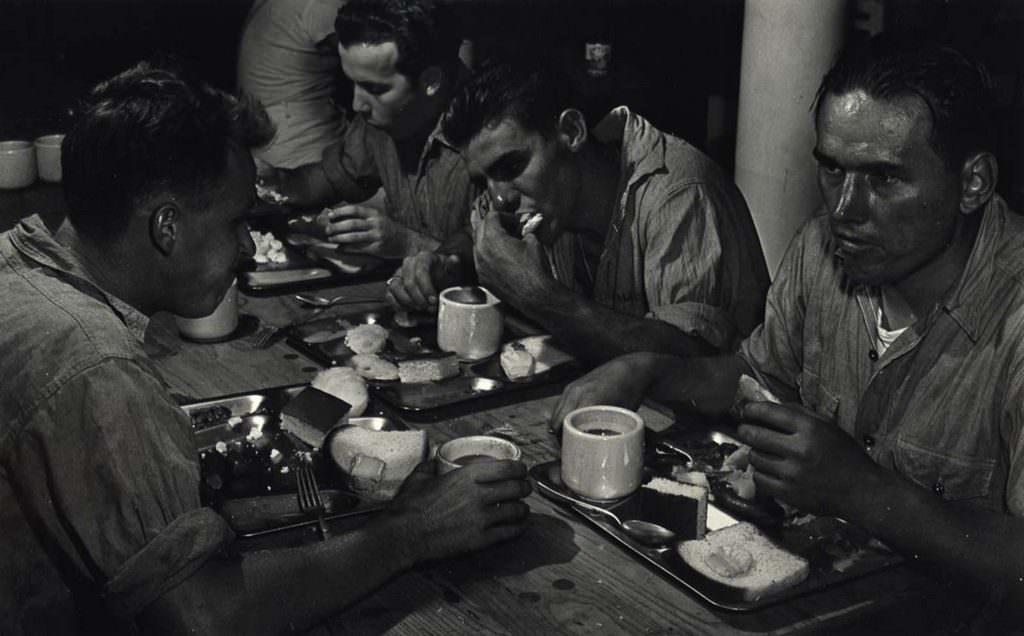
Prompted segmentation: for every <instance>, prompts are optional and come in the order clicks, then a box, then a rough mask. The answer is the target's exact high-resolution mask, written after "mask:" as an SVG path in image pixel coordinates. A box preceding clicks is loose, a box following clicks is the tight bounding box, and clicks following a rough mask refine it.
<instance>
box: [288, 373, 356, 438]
mask: <svg viewBox="0 0 1024 636" xmlns="http://www.w3.org/2000/svg"><path fill="white" fill-rule="evenodd" d="M350 410H351V405H350V404H349V403H348V402H345V401H344V400H340V399H338V398H336V397H334V396H333V395H331V394H329V393H325V392H323V391H321V390H320V389H317V388H315V387H312V386H309V387H306V388H305V389H303V390H302V391H301V392H300V393H299V394H298V395H296V396H295V397H293V398H292V399H290V400H288V403H287V404H285V405H284V408H283V409H281V430H283V431H286V432H288V433H291V434H292V435H294V436H295V437H297V438H299V439H300V440H302V441H303V442H305V443H306V444H308V445H309V446H311V447H313V448H320V447H321V446H322V445H323V443H324V438H325V437H327V433H329V432H330V431H331V429H333V428H334V427H335V426H338V425H339V424H342V423H344V422H345V420H346V418H347V416H348V414H349V412H350Z"/></svg>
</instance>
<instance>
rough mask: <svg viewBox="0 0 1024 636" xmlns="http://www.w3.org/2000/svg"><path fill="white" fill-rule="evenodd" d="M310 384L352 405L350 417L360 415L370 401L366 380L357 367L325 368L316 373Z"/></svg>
mask: <svg viewBox="0 0 1024 636" xmlns="http://www.w3.org/2000/svg"><path fill="white" fill-rule="evenodd" d="M310 386H312V387H314V388H317V389H320V390H321V391H323V392H324V393H330V394H331V395H333V396H334V397H336V398H338V399H339V400H344V401H345V402H348V403H349V404H350V405H351V406H352V410H350V411H349V413H348V416H349V417H359V416H360V415H362V414H363V412H364V411H366V407H367V406H368V405H369V403H370V394H369V393H368V392H367V390H366V380H364V379H362V378H361V377H359V374H358V373H356V371H355V369H350V368H348V367H331V368H330V369H324V370H323V371H320V372H319V373H317V374H316V376H315V377H314V378H313V381H312V382H310Z"/></svg>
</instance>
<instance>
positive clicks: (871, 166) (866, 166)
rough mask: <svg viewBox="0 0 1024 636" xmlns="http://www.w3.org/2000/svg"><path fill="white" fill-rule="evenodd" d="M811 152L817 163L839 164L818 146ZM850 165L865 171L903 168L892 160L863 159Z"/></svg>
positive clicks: (898, 170) (886, 170)
mask: <svg viewBox="0 0 1024 636" xmlns="http://www.w3.org/2000/svg"><path fill="white" fill-rule="evenodd" d="M811 154H813V155H814V158H815V159H817V160H818V162H819V163H823V164H825V165H826V166H838V165H839V162H838V161H836V160H835V159H833V158H832V157H830V156H829V155H828V154H826V153H825V152H824V151H822V150H819V149H818V148H815V149H814V150H812V151H811ZM850 167H854V168H857V169H858V170H862V171H867V172H901V171H903V170H904V169H905V168H904V166H903V165H902V164H899V163H895V162H892V161H864V162H855V163H854V164H852V166H850Z"/></svg>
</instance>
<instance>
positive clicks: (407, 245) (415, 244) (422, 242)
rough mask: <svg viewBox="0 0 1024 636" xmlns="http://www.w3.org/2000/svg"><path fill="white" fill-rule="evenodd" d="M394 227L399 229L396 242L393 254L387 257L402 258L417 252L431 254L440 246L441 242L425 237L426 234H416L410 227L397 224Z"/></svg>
mask: <svg viewBox="0 0 1024 636" xmlns="http://www.w3.org/2000/svg"><path fill="white" fill-rule="evenodd" d="M396 227H398V228H399V232H398V236H397V237H396V238H397V240H396V241H395V246H394V250H393V252H394V253H392V254H387V256H393V257H403V256H411V255H413V254H416V253H417V252H433V251H435V250H437V248H438V247H440V246H441V241H439V240H437V239H436V238H434V237H432V236H427V235H426V234H423V233H421V232H418V231H416V230H414V229H412V228H411V227H406V226H404V225H399V224H397V223H396ZM389 251H392V250H389Z"/></svg>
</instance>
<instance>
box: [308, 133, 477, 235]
mask: <svg viewBox="0 0 1024 636" xmlns="http://www.w3.org/2000/svg"><path fill="white" fill-rule="evenodd" d="M321 165H322V166H323V169H324V172H325V173H326V175H327V179H328V181H330V183H331V185H332V186H333V187H334V189H335V195H336V196H337V197H338V198H342V197H343V196H344V195H345V193H347V192H351V191H356V192H361V193H362V196H361V198H360V199H359V200H362V199H365V198H369V197H370V196H371V195H373V194H374V193H375V192H376V191H377V189H378V188H380V187H383V188H384V192H385V194H387V205H388V207H387V214H388V216H389V217H391V218H392V219H394V220H396V221H398V222H399V223H400V224H402V225H404V226H405V227H407V228H410V229H412V230H415V231H417V232H419V233H420V234H424V235H426V236H429V237H431V238H434V239H437V240H438V241H442V242H444V241H445V240H446V239H448V238H450V237H451V236H453V235H454V234H456V233H458V232H465V231H467V226H468V220H469V210H470V204H471V203H472V202H473V199H474V198H475V197H476V195H477V194H478V193H479V190H478V189H477V188H475V187H474V186H473V185H472V184H471V183H470V180H469V168H468V166H467V165H466V162H465V160H464V159H463V158H462V156H461V155H460V154H459V153H458V152H456V150H455V149H454V148H453V147H452V146H451V145H450V144H448V142H447V141H445V139H444V137H443V136H442V134H441V130H440V124H438V125H437V126H435V127H434V130H433V131H432V132H431V133H430V135H429V136H428V138H427V140H426V143H424V144H423V147H422V150H420V149H418V148H415V147H406V146H405V145H400V144H399V143H397V142H396V141H395V140H394V139H392V138H391V136H390V135H388V134H387V133H385V132H383V131H382V130H379V129H377V128H374V127H373V126H370V125H369V124H367V123H366V120H365V119H363V117H362V116H356V117H355V118H354V119H353V120H352V122H351V123H350V124H349V127H348V129H347V130H346V132H345V136H344V138H343V139H341V141H339V142H338V143H336V144H335V145H333V146H330V147H328V148H327V149H326V150H325V151H324V156H323V161H322V163H321Z"/></svg>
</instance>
